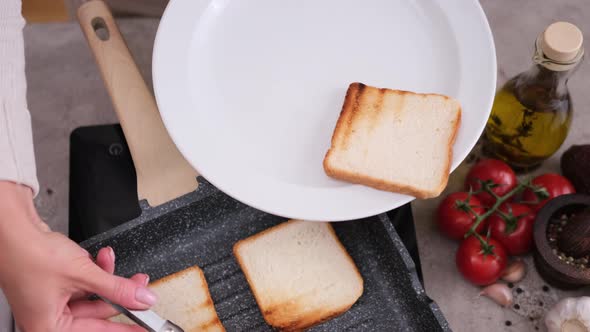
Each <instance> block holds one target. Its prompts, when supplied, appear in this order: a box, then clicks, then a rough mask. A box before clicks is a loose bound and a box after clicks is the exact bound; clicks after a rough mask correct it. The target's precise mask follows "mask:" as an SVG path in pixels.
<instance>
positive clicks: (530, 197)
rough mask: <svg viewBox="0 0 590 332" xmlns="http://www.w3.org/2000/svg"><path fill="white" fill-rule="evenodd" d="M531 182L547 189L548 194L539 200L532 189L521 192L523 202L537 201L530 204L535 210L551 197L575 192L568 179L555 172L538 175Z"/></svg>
mask: <svg viewBox="0 0 590 332" xmlns="http://www.w3.org/2000/svg"><path fill="white" fill-rule="evenodd" d="M532 184H533V185H534V186H538V187H541V188H545V190H547V193H548V194H549V197H548V198H546V199H543V200H541V201H539V199H538V198H537V196H536V195H535V193H534V192H533V191H532V190H530V189H526V190H525V191H524V193H523V194H522V201H523V202H537V201H538V203H537V204H533V205H531V208H532V209H533V211H535V212H537V211H539V210H540V209H541V208H542V207H543V206H544V205H545V204H546V203H547V202H548V201H549V200H550V199H552V198H555V197H557V196H561V195H566V194H573V193H575V192H576V189H575V188H574V186H573V185H572V183H571V182H570V181H569V180H568V179H566V178H564V177H563V176H561V175H559V174H555V173H548V174H543V175H539V176H537V177H536V178H534V179H533V181H532Z"/></svg>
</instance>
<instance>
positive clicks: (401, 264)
mask: <svg viewBox="0 0 590 332" xmlns="http://www.w3.org/2000/svg"><path fill="white" fill-rule="evenodd" d="M140 205H141V207H142V210H143V212H142V214H141V216H139V217H138V218H136V219H134V220H131V221H129V222H127V223H125V224H123V225H121V226H119V227H116V228H114V229H111V230H109V231H107V232H105V233H103V234H100V235H97V236H95V237H93V238H90V239H88V240H86V241H84V242H83V243H82V246H83V247H84V248H86V249H88V251H90V252H91V253H92V254H93V255H94V254H96V252H97V251H98V249H100V248H101V247H104V246H111V247H113V248H114V249H115V251H116V253H117V271H116V273H117V274H119V275H124V276H129V275H132V274H134V273H136V272H145V273H148V274H149V275H150V276H151V278H152V280H156V279H159V278H162V277H164V276H166V275H169V274H171V273H174V272H176V271H179V270H182V269H184V268H187V267H189V266H193V265H195V264H197V265H199V266H200V267H201V268H202V269H203V271H204V272H205V276H206V278H207V282H208V283H209V289H210V292H211V296H212V298H213V302H214V303H215V308H216V309H217V312H218V314H219V318H220V319H221V321H222V323H223V324H224V326H225V328H226V329H227V331H272V329H271V328H270V327H269V326H268V325H266V323H265V322H264V320H263V318H262V315H261V314H260V312H259V310H258V307H257V306H256V302H255V300H254V297H253V295H252V293H251V292H250V289H249V287H248V284H247V282H246V279H245V278H244V275H243V274H242V272H241V270H240V268H239V266H238V264H237V262H236V260H235V258H234V257H233V255H232V246H233V245H234V243H236V241H238V240H240V239H243V238H246V237H248V236H250V235H253V234H255V233H258V232H260V231H262V230H264V229H267V228H269V227H271V226H274V225H276V224H278V223H280V222H282V221H285V219H284V218H281V217H277V216H273V215H269V214H267V213H264V212H261V211H258V210H256V209H254V208H251V207H248V206H246V205H244V204H242V203H239V202H238V201H236V200H234V199H232V198H230V197H229V196H227V195H225V194H223V193H222V192H220V191H219V190H217V189H216V188H215V187H213V186H212V185H211V184H209V183H208V182H207V181H206V180H205V179H203V178H199V189H198V190H197V191H195V192H193V193H190V194H187V195H185V196H183V197H180V198H178V199H176V200H174V201H172V202H169V203H166V204H164V205H161V206H159V207H156V208H151V207H149V206H148V205H147V203H146V202H145V201H142V202H140ZM390 216H391V217H392V218H395V213H390ZM333 225H334V229H335V231H336V234H337V235H338V237H339V238H340V240H341V241H342V243H343V244H344V246H345V247H346V249H347V250H348V252H349V253H350V255H351V256H352V258H353V259H354V261H355V262H356V264H357V266H358V268H359V271H360V273H361V274H362V276H363V279H364V281H365V284H364V288H365V290H364V293H363V295H362V296H361V298H360V299H359V300H358V302H357V303H356V304H355V305H354V306H353V307H352V308H351V309H350V310H349V311H347V312H346V313H344V314H343V315H341V316H340V317H337V318H334V319H332V320H330V321H328V322H325V323H323V324H321V325H318V326H316V327H314V328H312V329H310V331H419V332H423V331H424V332H434V331H450V328H449V327H448V324H447V322H446V320H445V318H444V317H443V315H442V313H441V311H440V309H439V308H438V306H437V305H436V304H435V303H434V302H432V301H431V300H430V299H429V298H428V296H427V295H426V294H425V293H424V289H423V288H422V285H421V284H420V282H419V280H418V278H417V275H416V271H415V266H414V263H413V261H412V259H411V257H410V255H409V254H408V252H407V251H406V248H405V247H404V245H403V243H402V241H401V239H400V238H399V236H398V235H397V233H396V231H395V229H394V227H393V225H392V223H391V220H390V219H389V217H388V216H387V215H386V214H382V215H379V216H375V217H371V218H367V219H363V220H358V221H349V222H341V223H334V224H333Z"/></svg>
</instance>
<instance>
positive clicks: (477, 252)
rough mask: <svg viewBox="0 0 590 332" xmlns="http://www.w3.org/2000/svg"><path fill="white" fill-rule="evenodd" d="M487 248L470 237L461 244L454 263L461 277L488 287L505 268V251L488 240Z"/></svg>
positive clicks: (498, 243) (500, 245)
mask: <svg viewBox="0 0 590 332" xmlns="http://www.w3.org/2000/svg"><path fill="white" fill-rule="evenodd" d="M487 241H488V246H482V244H481V243H480V241H479V240H478V239H477V238H476V237H474V236H470V237H468V238H466V239H465V240H463V242H461V245H460V246H459V250H457V255H456V257H455V261H456V263H457V268H458V269H459V272H461V274H462V275H463V277H464V278H465V279H467V280H469V281H471V282H472V283H474V284H476V285H480V286H483V285H489V284H491V283H493V282H495V281H496V280H498V278H500V275H501V274H502V271H504V268H505V267H506V261H507V256H506V250H505V249H504V247H502V244H500V242H498V241H496V240H494V239H488V240H487Z"/></svg>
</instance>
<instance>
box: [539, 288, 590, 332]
mask: <svg viewBox="0 0 590 332" xmlns="http://www.w3.org/2000/svg"><path fill="white" fill-rule="evenodd" d="M545 325H547V330H548V331H549V332H589V331H590V297H588V296H582V297H579V298H571V297H570V298H565V299H563V300H561V301H559V302H557V304H556V305H555V306H553V308H551V310H549V311H548V312H547V314H546V315H545Z"/></svg>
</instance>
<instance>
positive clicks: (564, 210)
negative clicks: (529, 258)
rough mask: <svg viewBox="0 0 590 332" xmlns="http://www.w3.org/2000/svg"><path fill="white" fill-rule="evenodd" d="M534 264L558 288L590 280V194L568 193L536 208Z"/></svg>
mask: <svg viewBox="0 0 590 332" xmlns="http://www.w3.org/2000/svg"><path fill="white" fill-rule="evenodd" d="M534 243H535V248H534V260H535V267H536V268H537V271H538V272H539V274H540V275H541V277H542V278H543V279H545V281H547V283H549V284H551V285H552V286H554V287H557V288H561V289H574V288H579V287H582V286H586V285H589V284H590V196H588V195H580V194H570V195H563V196H558V197H556V198H554V199H552V200H550V201H549V202H548V203H547V204H545V206H544V207H543V208H542V209H541V210H540V211H539V212H538V214H537V217H536V221H535V230H534Z"/></svg>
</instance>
